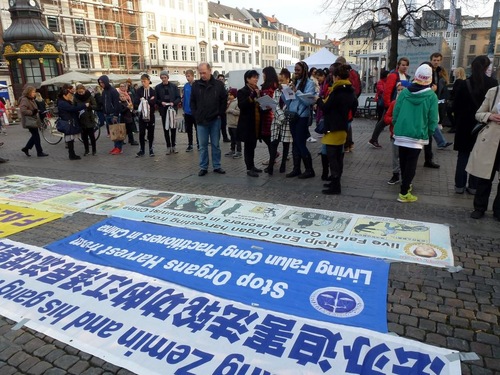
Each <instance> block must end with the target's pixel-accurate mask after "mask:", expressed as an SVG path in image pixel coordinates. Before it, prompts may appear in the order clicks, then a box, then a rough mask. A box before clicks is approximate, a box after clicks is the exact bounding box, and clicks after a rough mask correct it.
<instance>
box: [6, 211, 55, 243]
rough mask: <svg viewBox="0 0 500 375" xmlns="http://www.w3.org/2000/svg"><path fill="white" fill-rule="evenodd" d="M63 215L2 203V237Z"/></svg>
mask: <svg viewBox="0 0 500 375" xmlns="http://www.w3.org/2000/svg"><path fill="white" fill-rule="evenodd" d="M62 216H63V215H62V214H58V213H53V212H43V211H38V210H34V209H31V208H24V207H18V206H12V205H6V204H0V238H1V237H8V236H10V235H12V234H14V233H18V232H22V231H23V230H26V229H29V228H33V227H37V226H39V225H42V224H45V223H48V222H50V221H53V220H57V219H60V218H61V217H62Z"/></svg>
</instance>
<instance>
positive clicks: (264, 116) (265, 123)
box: [260, 87, 275, 137]
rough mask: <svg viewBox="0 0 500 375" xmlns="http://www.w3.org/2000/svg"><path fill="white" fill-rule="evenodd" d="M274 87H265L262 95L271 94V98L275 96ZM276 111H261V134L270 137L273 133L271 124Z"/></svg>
mask: <svg viewBox="0 0 500 375" xmlns="http://www.w3.org/2000/svg"><path fill="white" fill-rule="evenodd" d="M274 90H275V88H274V87H269V88H267V89H263V90H261V92H260V96H261V97H262V96H265V95H269V96H270V97H271V98H274ZM273 118H274V112H273V111H272V110H270V109H266V110H262V111H261V113H260V132H261V135H263V136H265V137H269V136H270V135H271V124H272V123H273Z"/></svg>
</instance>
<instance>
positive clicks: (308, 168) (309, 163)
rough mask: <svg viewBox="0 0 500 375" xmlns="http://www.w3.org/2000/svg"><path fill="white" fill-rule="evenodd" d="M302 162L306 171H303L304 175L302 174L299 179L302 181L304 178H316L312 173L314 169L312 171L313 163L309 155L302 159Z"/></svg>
mask: <svg viewBox="0 0 500 375" xmlns="http://www.w3.org/2000/svg"><path fill="white" fill-rule="evenodd" d="M302 160H304V166H305V168H306V170H305V171H304V173H302V174H301V175H300V176H299V178H300V179H302V180H303V179H306V178H312V177H314V176H316V174H315V173H314V169H313V161H312V158H311V155H308V156H306V157H304V158H302Z"/></svg>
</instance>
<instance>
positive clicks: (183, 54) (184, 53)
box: [181, 46, 188, 61]
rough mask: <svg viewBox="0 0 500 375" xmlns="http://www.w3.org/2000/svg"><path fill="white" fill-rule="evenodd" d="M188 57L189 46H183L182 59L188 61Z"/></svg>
mask: <svg viewBox="0 0 500 375" xmlns="http://www.w3.org/2000/svg"><path fill="white" fill-rule="evenodd" d="M187 59H188V52H187V46H181V60H182V61H187Z"/></svg>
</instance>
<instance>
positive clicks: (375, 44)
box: [372, 43, 377, 51]
mask: <svg viewBox="0 0 500 375" xmlns="http://www.w3.org/2000/svg"><path fill="white" fill-rule="evenodd" d="M372 49H373V50H374V51H376V50H377V43H373V48H372Z"/></svg>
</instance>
